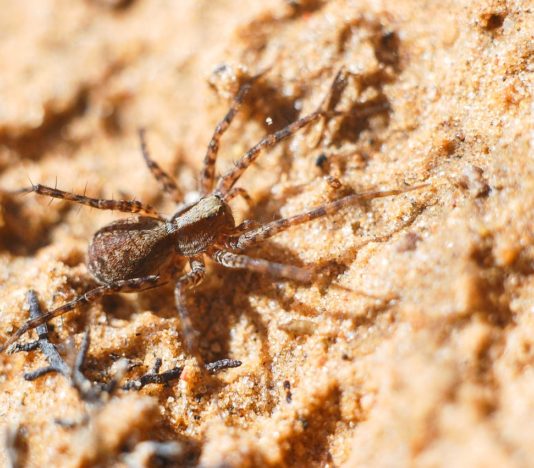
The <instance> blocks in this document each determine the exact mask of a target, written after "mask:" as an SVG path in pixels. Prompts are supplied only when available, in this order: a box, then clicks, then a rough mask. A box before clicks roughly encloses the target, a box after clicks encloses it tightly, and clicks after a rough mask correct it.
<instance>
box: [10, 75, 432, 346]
mask: <svg viewBox="0 0 534 468" xmlns="http://www.w3.org/2000/svg"><path fill="white" fill-rule="evenodd" d="M338 75H339V74H338ZM259 76H260V75H256V76H255V77H252V78H250V79H249V80H248V81H247V82H246V83H244V84H243V85H241V87H240V88H239V90H238V92H237V94H236V95H235V96H234V98H233V100H232V103H231V105H230V109H229V110H228V111H227V113H226V115H225V117H224V118H223V119H222V120H221V121H220V122H219V123H218V124H217V126H216V128H215V131H214V133H213V136H212V138H211V141H210V142H209V145H208V149H207V152H206V155H205V158H204V164H203V169H202V171H201V173H200V194H201V197H200V199H199V200H198V201H196V202H194V203H189V204H185V205H184V204H182V205H178V209H177V211H176V213H174V214H173V215H172V216H171V217H170V218H165V217H163V216H162V215H160V214H159V213H158V212H157V211H156V210H155V209H154V208H153V207H151V206H149V205H146V204H143V203H141V202H139V201H136V200H134V201H127V200H106V199H99V198H90V197H87V196H85V195H78V194H75V193H70V192H64V191H62V190H59V189H57V188H51V187H47V186H44V185H40V184H35V185H34V184H32V187H31V188H28V189H26V191H28V192H35V193H37V194H40V195H44V196H48V197H53V198H60V199H64V200H69V201H72V202H75V203H80V204H82V205H88V206H91V207H94V208H98V209H102V210H117V211H122V212H127V213H135V214H138V216H134V217H128V218H125V219H120V220H117V221H114V222H112V223H110V224H108V225H107V226H104V227H103V228H102V229H100V230H99V231H97V232H96V233H95V235H94V237H93V239H92V241H91V243H90V245H89V249H88V262H87V265H88V270H89V272H90V274H91V275H92V276H93V277H94V279H95V280H96V282H97V283H98V284H99V285H98V286H97V287H95V288H94V289H91V290H89V291H87V292H86V293H85V294H82V295H81V296H78V297H76V298H75V299H73V300H71V301H70V302H67V303H66V304H64V305H62V306H60V307H57V308H55V309H53V310H51V311H49V312H48V313H46V314H43V315H42V316H40V317H38V318H34V319H31V320H28V321H27V322H26V323H25V324H24V325H23V326H21V327H20V328H19V329H18V330H17V331H16V332H15V333H14V334H13V335H12V336H11V337H10V338H9V340H8V341H7V342H6V343H5V345H4V346H3V347H2V348H0V351H3V350H4V349H6V348H7V347H10V346H11V345H12V344H13V343H14V342H15V341H17V340H18V339H19V338H20V337H21V336H22V335H23V334H24V333H26V332H27V331H29V330H32V329H34V328H36V327H38V326H39V325H42V324H44V323H47V322H48V321H50V320H51V319H53V318H55V317H59V316H60V315H63V314H66V313H67V312H69V311H71V310H73V309H74V308H76V307H77V306H79V305H82V304H87V303H91V302H93V301H95V300H97V299H98V298H100V297H102V296H104V295H108V294H114V293H119V292H121V293H128V292H139V291H144V290H148V289H152V288H157V287H159V286H162V285H164V284H167V283H169V282H170V281H175V287H174V295H175V301H176V308H177V311H178V314H179V316H180V319H181V324H182V336H183V340H184V345H185V347H186V349H187V350H188V351H189V352H191V353H192V354H195V355H197V356H198V353H197V352H196V348H195V344H196V340H195V339H194V337H195V331H194V329H193V327H192V324H191V321H190V318H189V314H188V311H187V308H186V301H185V294H186V292H187V290H189V289H191V288H194V287H195V286H197V285H198V284H199V283H200V282H201V281H202V280H203V278H204V276H205V262H204V257H206V256H207V257H209V258H211V259H212V260H213V261H215V262H216V263H218V264H220V265H222V266H224V267H227V268H236V269H247V270H251V271H254V272H258V273H266V274H270V275H273V276H276V277H281V278H286V279H289V280H295V281H299V282H310V281H311V280H312V279H313V275H312V271H311V270H310V269H308V268H300V267H296V266H291V265H285V264H280V263H275V262H271V261H267V260H264V259H260V258H253V257H250V256H248V255H246V254H244V253H242V252H243V251H244V250H246V249H247V248H249V247H252V246H254V245H256V244H258V243H260V242H262V241H264V240H265V239H267V238H269V237H272V236H274V235H275V234H278V233H280V232H282V231H285V230H286V229H288V228H290V227H293V226H297V225H299V224H303V223H307V222H309V221H311V220H314V219H316V218H319V217H322V216H326V215H329V214H332V213H335V212H337V211H339V210H340V209H342V208H344V207H347V206H350V205H354V204H356V203H358V202H360V201H362V200H369V199H374V198H379V197H388V196H393V195H399V194H402V193H405V192H408V191H411V190H416V189H419V188H422V187H424V185H418V186H412V187H407V188H402V189H393V190H386V191H371V192H364V193H357V194H352V195H348V196H345V197H343V198H340V199H338V200H336V201H333V202H330V203H327V204H324V205H322V206H319V207H317V208H314V209H312V210H310V211H307V212H305V213H302V214H298V215H295V216H290V217H288V218H282V219H278V220H275V221H272V222H269V223H267V224H264V225H261V226H257V225H256V223H254V222H253V221H251V220H246V221H244V222H243V223H241V224H240V225H236V222H235V220H234V216H233V214H232V209H231V208H230V206H229V202H230V200H232V199H233V198H235V197H237V196H241V197H243V198H244V199H245V200H246V201H248V202H250V201H251V198H250V196H249V195H248V193H247V192H246V190H245V189H243V188H242V187H236V186H235V185H236V183H237V182H238V180H239V178H240V177H241V176H242V175H243V173H244V172H245V171H246V169H247V168H248V167H249V166H250V165H251V164H253V163H254V161H256V159H257V158H258V156H259V155H260V153H261V152H262V151H263V150H265V149H267V148H269V147H272V146H274V145H275V144H276V143H278V142H280V141H281V140H283V139H285V138H287V137H289V136H291V135H292V134H294V133H295V132H297V131H298V130H299V129H302V128H303V127H306V126H307V125H310V124H311V123H312V122H314V121H317V120H318V119H320V118H321V117H323V116H327V114H328V112H327V111H326V110H325V105H324V103H325V102H326V99H325V100H324V101H323V103H322V104H321V105H320V106H319V108H318V109H317V110H316V111H314V112H312V113H310V114H308V115H306V116H304V117H301V118H299V119H298V120H296V121H294V122H293V123H291V124H289V125H288V126H286V127H285V128H283V129H281V130H279V131H277V132H275V133H272V134H269V135H267V136H265V137H264V138H263V139H262V140H260V141H259V142H258V143H257V144H256V145H254V146H253V147H252V148H250V149H249V150H248V151H247V152H246V153H245V154H244V155H243V156H242V157H241V159H239V160H238V161H237V162H236V164H235V166H234V167H233V168H232V169H230V170H229V171H228V172H227V173H225V174H224V175H222V176H221V177H219V178H218V179H216V177H215V163H216V158H217V153H218V149H219V141H220V139H221V137H222V135H223V134H224V132H225V130H226V129H227V128H228V126H229V125H230V123H231V122H232V120H233V119H234V117H235V115H236V114H237V112H238V110H239V108H240V107H241V105H242V103H243V100H244V98H245V96H246V95H247V93H248V92H249V91H250V89H251V87H252V85H253V83H254V81H255V80H257V79H258V78H259ZM336 79H338V76H336ZM336 79H335V80H334V84H333V85H332V88H334V86H335V82H336ZM139 140H140V146H141V153H142V155H143V158H144V160H145V163H146V165H147V167H148V169H149V170H150V171H151V173H152V174H153V176H154V177H155V179H156V180H157V181H158V182H159V183H160V184H161V186H162V188H163V190H164V192H165V193H167V194H168V195H170V196H171V197H172V198H173V199H174V201H176V202H177V203H180V202H181V201H182V194H181V191H180V190H179V188H178V186H177V184H176V182H175V180H174V179H173V178H172V177H171V176H170V175H168V174H167V173H166V172H164V171H163V170H162V169H161V167H160V166H159V165H158V164H157V163H156V162H155V161H154V160H153V159H152V158H151V156H150V153H149V151H148V148H147V145H146V141H145V132H144V130H143V129H140V130H139ZM187 264H189V270H188V271H187V272H186V265H187Z"/></svg>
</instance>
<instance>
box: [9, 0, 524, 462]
mask: <svg viewBox="0 0 534 468" xmlns="http://www.w3.org/2000/svg"><path fill="white" fill-rule="evenodd" d="M0 3H1V8H0V31H1V33H0V35H1V39H0V64H1V66H2V73H1V74H0V171H1V173H0V187H1V188H2V190H3V191H2V192H1V193H0V202H1V204H0V209H1V211H0V248H1V250H0V265H1V268H0V275H1V276H0V298H1V300H0V322H1V327H0V330H1V333H0V335H1V338H2V340H3V341H4V340H6V339H7V338H8V337H9V335H10V334H11V333H13V331H14V330H15V329H16V328H17V327H18V326H20V325H21V324H22V323H23V322H24V321H25V320H26V319H27V316H28V306H27V305H26V301H25V295H26V292H27V290H28V289H30V288H33V289H35V290H36V291H37V292H38V294H39V297H40V299H41V302H42V305H43V306H44V307H46V308H48V309H51V308H53V307H54V306H58V305H61V304H63V303H65V302H66V301H67V300H69V299H72V298H74V297H76V296H77V295H79V294H81V293H83V292H85V291H87V290H88V289H90V288H91V287H93V286H94V284H95V283H94V280H93V279H92V278H91V276H90V274H89V273H88V271H87V268H86V266H85V259H86V249H87V245H88V242H89V240H90V239H91V237H92V235H93V233H94V232H95V231H96V230H97V229H99V228H100V227H102V226H104V225H105V224H106V223H108V222H110V221H112V220H114V219H117V218H120V217H124V215H122V214H118V213H110V212H104V211H98V210H90V209H88V208H82V209H80V208H79V207H78V206H73V205H72V204H69V203H66V202H62V201H54V203H52V204H49V200H48V199H46V198H43V197H38V196H35V195H34V194H28V195H26V196H21V195H12V194H10V193H7V192H6V191H9V190H16V189H19V188H21V187H27V186H28V185H29V182H28V178H30V179H31V180H32V181H33V182H35V183H37V182H39V183H43V184H48V185H54V184H55V183H56V180H57V186H58V188H61V189H64V190H73V191H77V192H80V193H82V192H83V191H84V190H86V192H87V194H88V195H91V196H102V197H112V196H113V197H115V198H119V197H123V198H124V197H133V196H135V197H137V198H138V199H140V200H143V201H144V202H147V203H150V204H153V205H156V206H158V207H160V208H161V210H162V211H163V212H164V213H167V214H169V213H172V212H173V204H172V203H171V202H170V200H168V199H166V198H165V196H164V194H163V193H162V191H161V189H160V187H159V186H158V184H157V183H156V182H155V181H154V180H153V179H152V177H151V175H150V173H149V172H148V170H147V169H146V167H145V166H144V164H143V162H142V158H141V157H140V152H139V148H138V141H137V138H136V130H137V128H138V127H140V126H144V127H146V129H147V132H148V133H147V138H148V140H149V144H150V147H151V151H152V154H153V156H154V158H155V159H157V161H158V162H159V163H160V164H161V165H162V166H163V167H164V168H165V169H166V170H168V171H169V172H170V173H172V174H173V175H175V176H176V178H177V180H178V182H179V185H180V187H181V188H182V189H183V190H184V191H185V192H188V193H193V194H194V192H195V190H196V188H197V185H196V184H197V179H198V176H197V174H198V170H199V169H200V167H201V161H202V158H203V155H204V153H205V150H206V146H207V142H208V141H209V138H210V136H211V133H212V132H213V128H214V127H215V125H216V123H217V121H218V120H219V119H220V118H222V116H223V115H224V113H225V112H226V110H227V108H228V106H229V102H230V99H231V96H232V95H233V93H235V91H236V90H237V88H238V86H239V84H240V83H241V82H242V81H243V80H244V79H246V77H248V76H252V75H254V74H255V73H257V72H259V71H263V70H268V71H267V72H266V74H265V76H264V77H263V78H262V79H261V81H259V82H258V83H257V85H256V86H255V87H254V89H253V91H252V93H251V95H250V96H249V99H247V101H246V105H245V106H244V108H243V110H242V112H241V113H240V115H239V117H238V118H236V121H235V122H234V124H233V125H232V127H231V129H230V130H229V131H228V132H227V133H226V134H225V137H224V139H223V144H222V146H221V157H220V160H219V164H218V172H219V173H222V172H224V170H225V169H228V168H230V167H231V166H232V162H233V161H235V160H236V159H237V158H238V157H239V156H240V155H241V154H243V152H244V151H246V149H248V148H249V147H250V146H252V145H253V144H254V143H255V142H257V141H258V140H259V139H260V138H261V137H262V136H263V135H265V134H266V133H270V132H272V131H274V130H278V129H280V128H282V127H284V126H285V125H287V124H288V123H290V122H292V121H294V120H295V119H296V118H298V116H299V115H303V114H305V113H307V112H310V111H312V110H314V109H315V108H316V107H317V106H318V105H319V103H320V102H321V100H322V99H323V97H324V96H325V95H327V93H328V89H329V86H330V84H331V82H332V79H333V77H334V75H335V74H336V73H337V72H338V71H339V70H341V69H344V70H345V71H346V73H347V79H346V81H345V82H344V86H340V87H339V89H338V90H337V91H338V92H337V93H335V94H336V95H335V96H333V97H332V102H331V104H332V107H333V108H335V111H336V113H332V115H330V116H329V117H328V118H327V119H326V120H323V121H322V122H320V123H318V124H315V125H312V126H311V128H309V129H307V130H305V131H302V132H300V133H299V134H298V135H295V136H294V138H292V139H290V140H289V141H287V142H284V143H282V144H280V145H278V146H277V147H276V148H274V149H273V150H271V151H269V152H268V153H267V154H265V155H264V156H263V157H262V158H261V159H260V160H259V161H258V163H257V164H255V166H254V167H253V168H251V170H249V171H248V172H247V174H246V176H245V177H243V179H242V182H240V184H241V185H242V186H243V187H246V188H247V190H248V191H249V192H250V194H251V196H252V198H253V200H254V206H253V207H252V208H251V209H248V208H247V207H246V205H245V204H244V203H241V201H236V202H235V204H234V202H232V203H233V206H234V208H235V213H236V218H237V219H238V220H239V221H240V220H242V219H245V218H250V219H255V220H259V221H267V220H271V219H275V218H277V217H280V216H288V215H291V214H296V213H299V212H302V211H304V210H306V209H308V208H311V207H314V206H318V205H320V204H322V203H324V202H327V201H329V200H334V199H336V198H339V197H341V196H343V195H345V194H347V193H352V192H359V191H364V190H378V189H390V188H399V187H405V186H407V185H413V184H419V183H427V184H429V185H428V187H427V188H425V189H423V190H420V191H416V192H410V193H408V194H405V195H401V196H398V197H391V198H385V199H380V200H375V201H371V202H367V203H365V204H363V205H361V206H357V207H353V208H350V209H345V210H343V211H342V212H339V213H337V214H336V215H334V216H331V217H328V218H326V219H321V220H318V221H315V222H313V223H310V224H309V225H305V226H301V227H297V228H294V229H292V230H290V231H287V232H286V233H283V234H280V235H278V236H276V237H273V238H272V240H270V241H269V242H266V243H265V244H263V245H261V246H259V247H258V248H256V249H253V250H251V251H250V252H249V253H250V254H251V255H253V256H257V257H263V258H268V259H271V260H273V261H279V262H286V263H291V264H295V265H314V266H315V267H317V268H318V270H319V271H320V272H321V274H320V277H319V278H318V280H317V281H315V282H314V283H313V284H312V285H304V284H299V283H296V282H292V281H283V280H279V279H276V278H272V277H267V276H262V275H258V274H253V273H250V272H244V271H230V270H225V269H223V268H221V267H217V266H214V265H213V264H209V265H208V269H209V274H208V279H207V280H206V281H205V282H204V283H203V284H202V285H201V286H200V287H199V288H197V289H196V290H195V291H194V293H192V294H191V297H190V304H189V306H190V309H191V310H192V316H193V322H194V326H195V328H196V329H197V330H198V331H199V334H200V340H199V341H200V351H201V355H202V357H203V358H204V359H205V360H206V361H213V360H215V359H221V358H233V359H239V360H241V361H242V362H243V365H242V366H241V367H238V368H235V369H230V370H227V371H225V372H222V373H219V374H217V375H216V376H212V377H208V376H206V375H204V374H202V373H200V371H199V368H198V365H197V363H196V361H195V360H194V359H193V358H191V356H189V355H188V354H187V353H186V352H185V351H184V347H183V345H182V340H181V335H180V329H181V328H180V321H179V319H178V318H177V315H176V312H175V309H174V302H173V291H172V287H164V288H162V289H159V290H155V291H152V292H147V293H141V294H129V295H116V296H110V297H107V298H105V299H103V300H101V301H98V302H96V303H95V304H92V305H90V306H87V307H82V308H80V309H79V310H78V311H75V312H73V313H71V314H68V315H66V316H64V317H62V318H60V319H57V320H55V321H54V322H53V324H54V327H53V332H52V333H51V338H52V341H53V342H55V343H58V347H59V350H60V351H61V352H62V353H63V354H64V355H65V356H66V359H67V361H69V359H71V358H72V355H73V353H74V351H73V350H75V349H77V348H79V346H80V343H81V340H82V336H83V332H84V331H85V330H86V329H88V330H90V333H91V344H90V348H89V352H88V357H87V362H86V365H85V367H84V372H85V374H86V375H87V377H88V378H90V379H91V380H93V381H97V382H106V381H109V380H110V379H112V378H113V375H114V373H115V374H116V373H117V372H119V371H118V370H117V368H118V367H120V363H121V362H124V361H122V360H121V358H126V359H128V360H129V361H130V362H133V363H137V364H139V365H138V366H137V367H135V368H133V369H131V370H129V371H127V374H126V375H125V376H124V379H133V378H136V377H138V376H140V375H141V374H143V373H144V372H146V371H148V370H150V369H151V368H152V366H153V365H154V363H155V361H156V359H157V358H161V359H162V362H163V365H162V370H163V371H165V370H168V369H171V368H174V367H176V366H183V367H184V370H183V372H182V375H181V377H180V379H179V380H176V381H172V382H171V383H169V384H168V385H155V384H152V385H147V386H146V387H144V388H143V389H142V390H140V391H139V392H135V391H129V392H128V391H122V390H118V391H116V392H114V393H113V395H112V396H111V397H110V399H109V401H108V402H107V403H105V404H103V405H91V404H87V403H84V402H82V401H81V399H80V398H79V395H78V394H77V392H76V391H75V390H74V389H73V388H72V387H71V385H70V384H69V381H68V380H67V379H66V378H64V377H62V376H61V375H58V374H49V375H47V376H44V377H42V378H40V379H37V380H35V381H32V382H29V381H26V380H24V378H23V373H24V372H27V371H31V370H34V369H37V368H39V367H41V366H43V365H46V361H45V359H44V358H43V356H42V355H41V354H40V353H39V352H37V351H33V352H29V353H18V354H14V355H7V354H2V355H1V356H0V422H1V424H2V427H3V429H2V430H3V432H4V434H5V436H4V437H3V439H4V444H3V446H4V449H3V450H2V453H1V454H0V458H1V461H0V464H2V466H6V465H8V464H9V463H11V464H12V465H14V466H35V467H38V466H62V467H64V466H72V467H80V466H184V465H185V466H189V465H192V466H195V465H201V466H205V467H212V466H232V467H234V466H236V467H237V466H384V467H391V466H400V467H404V466H425V467H427V466H428V467H430V466H455V467H462V466H466V467H467V466H468V467H475V466H484V467H489V466H498V467H507V466H510V467H524V466H532V465H533V464H534V422H533V421H534V419H533V418H532V414H533V412H534V366H533V364H534V275H533V273H534V231H533V222H534V210H533V207H534V162H533V161H534V159H533V157H534V152H533V149H532V145H533V140H534V136H533V132H534V126H533V117H532V109H533V107H532V106H533V100H532V91H533V90H532V83H533V78H534V77H533V71H534V69H533V63H534V61H533V52H534V42H533V40H532V32H533V31H534V14H533V8H534V7H533V5H532V3H531V2H529V1H528V0H509V1H505V0H491V1H490V0H476V1H467V0H463V1H461V0H456V1H451V2H439V1H423V2H422V1H415V0H397V1H395V2H386V1H371V0H358V1H349V0H331V1H320V0H294V1H281V0H277V1H273V2H269V5H268V7H266V6H264V2H260V1H255V2H237V1H231V0H217V1H214V0H177V1H168V0H167V1H164V0H160V1H155V0H152V1H150V0H133V1H122V2H121V1H111V0H108V1H106V0H100V1H97V0H93V1H90V0H86V1H82V0H76V1H67V0H40V1H39V2H35V1H34V0H22V1H18V2H9V1H7V0H4V1H3V2H0ZM329 177H330V179H329ZM332 178H334V179H337V180H338V181H339V182H340V184H333V183H332ZM32 336H34V335H32ZM28 340H30V338H28V337H25V338H24V340H23V341H28ZM69 356H70V357H69ZM66 420H68V421H70V422H71V423H72V424H70V425H66V424H64V423H65V421H66ZM58 421H60V422H61V421H63V424H60V423H58ZM165 441H175V442H176V443H177V444H175V445H173V447H174V449H175V450H174V452H173V457H171V458H173V461H170V460H169V459H167V461H165V456H164V455H161V454H160V457H159V458H158V457H157V456H155V454H154V450H155V449H154V447H156V444H154V442H165ZM158 447H160V446H158Z"/></svg>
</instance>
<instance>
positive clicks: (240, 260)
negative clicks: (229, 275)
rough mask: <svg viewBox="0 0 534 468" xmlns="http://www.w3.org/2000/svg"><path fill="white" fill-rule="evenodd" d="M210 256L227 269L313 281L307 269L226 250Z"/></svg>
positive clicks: (211, 253)
mask: <svg viewBox="0 0 534 468" xmlns="http://www.w3.org/2000/svg"><path fill="white" fill-rule="evenodd" d="M210 256H211V258H213V260H215V262H217V263H219V264H220V265H222V266H225V267H227V268H236V269H245V270H251V271H255V272H258V273H265V274H269V275H272V276H277V277H280V278H287V279H292V280H295V281H303V282H308V281H311V279H312V272H311V271H310V270H308V269H306V268H299V267H296V266H292V265H284V264H282V263H276V262H270V261H268V260H264V259H261V258H252V257H248V256H247V255H239V254H235V253H233V252H227V251H225V250H216V251H214V252H210Z"/></svg>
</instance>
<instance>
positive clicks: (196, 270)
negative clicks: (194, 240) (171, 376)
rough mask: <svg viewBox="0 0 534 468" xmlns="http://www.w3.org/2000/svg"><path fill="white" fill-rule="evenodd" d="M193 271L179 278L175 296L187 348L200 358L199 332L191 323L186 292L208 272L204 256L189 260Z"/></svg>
mask: <svg viewBox="0 0 534 468" xmlns="http://www.w3.org/2000/svg"><path fill="white" fill-rule="evenodd" d="M189 265H190V266H191V271H189V272H188V273H186V274H185V275H183V276H182V277H180V278H178V280H177V281H176V286H175V287H174V298H175V301H176V309H177V310H178V314H179V316H180V320H181V322H182V335H183V339H184V344H185V348H186V350H187V351H188V352H189V353H191V354H192V355H194V356H196V357H197V358H199V357H200V356H199V353H198V349H197V348H198V347H197V339H196V337H197V332H196V330H195V328H194V327H193V324H192V323H191V317H190V316H189V313H188V311H187V304H186V297H185V293H186V291H187V290H188V289H191V288H193V287H195V286H197V285H198V284H200V283H201V281H202V280H203V279H204V275H205V274H206V266H205V264H204V260H203V258H202V256H201V255H200V256H196V257H192V258H191V259H190V260H189Z"/></svg>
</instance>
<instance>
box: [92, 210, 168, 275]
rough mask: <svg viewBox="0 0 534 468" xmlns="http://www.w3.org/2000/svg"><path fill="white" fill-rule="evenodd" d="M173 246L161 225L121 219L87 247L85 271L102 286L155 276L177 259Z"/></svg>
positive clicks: (155, 221) (147, 220) (142, 219)
mask: <svg viewBox="0 0 534 468" xmlns="http://www.w3.org/2000/svg"><path fill="white" fill-rule="evenodd" d="M174 242H175V241H174V236H173V235H169V232H168V230H167V227H166V224H165V222H164V221H161V220H159V219H155V218H149V217H136V218H126V219H121V220H119V221H115V222H113V223H111V224H108V225H107V226H104V227H103V228H102V229H100V230H99V231H97V232H96V234H95V235H94V237H93V240H92V242H91V244H90V245H89V259H88V268H89V271H90V272H91V274H92V275H93V276H94V277H95V278H96V279H97V280H98V281H99V282H101V283H104V284H110V283H113V282H115V281H120V280H128V279H132V278H141V277H144V276H147V275H154V274H158V273H160V272H162V271H163V270H164V268H163V267H164V266H166V264H167V263H168V261H170V260H171V259H172V258H173V257H176V254H175V251H174Z"/></svg>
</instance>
